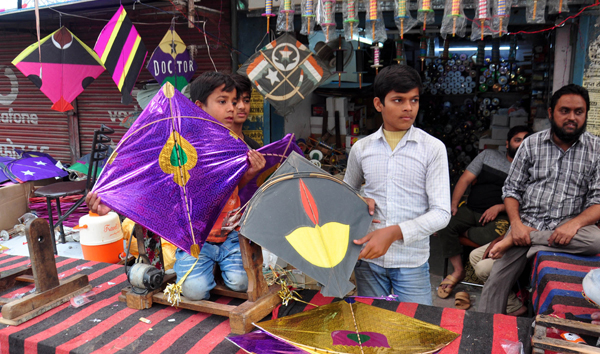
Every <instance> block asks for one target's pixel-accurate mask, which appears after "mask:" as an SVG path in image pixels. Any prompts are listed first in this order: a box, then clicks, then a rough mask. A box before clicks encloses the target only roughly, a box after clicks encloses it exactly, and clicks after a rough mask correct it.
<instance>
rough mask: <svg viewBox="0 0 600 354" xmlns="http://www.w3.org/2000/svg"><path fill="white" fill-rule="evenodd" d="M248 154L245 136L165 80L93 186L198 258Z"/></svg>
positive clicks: (116, 207)
mask: <svg viewBox="0 0 600 354" xmlns="http://www.w3.org/2000/svg"><path fill="white" fill-rule="evenodd" d="M247 152H248V147H247V145H246V143H244V142H243V140H242V139H240V138H239V137H238V136H237V135H235V134H234V133H232V132H231V131H230V130H229V129H228V128H226V127H225V126H223V125H222V124H221V123H219V122H218V121H217V120H215V119H214V118H212V117H211V116H209V115H208V114H207V113H206V112H204V111H203V110H201V109H200V108H198V107H197V106H196V105H195V104H193V103H192V102H191V101H190V100H189V99H188V98H187V97H185V96H184V95H183V94H181V93H180V92H179V91H177V90H175V89H174V87H173V86H172V85H171V84H170V83H166V84H165V85H164V86H163V87H162V88H161V90H160V91H159V92H158V93H157V94H156V96H155V97H154V99H153V100H152V101H151V102H150V103H149V104H148V106H147V107H146V108H145V109H144V111H143V112H142V114H141V115H140V116H139V118H138V119H137V120H136V121H135V122H134V123H133V125H132V126H131V128H129V130H128V131H127V133H126V134H125V135H124V136H123V138H122V139H121V141H120V142H119V145H117V147H116V149H115V151H114V152H113V154H112V155H111V157H110V158H109V160H108V162H107V164H106V165H105V166H104V169H103V170H102V173H101V174H100V177H99V179H98V182H97V183H96V185H95V186H94V190H93V191H94V192H97V193H98V195H99V196H100V198H101V199H102V202H103V203H105V204H106V205H108V206H109V207H111V208H112V209H113V210H115V211H117V212H119V213H121V214H123V215H125V216H127V217H128V218H130V219H131V220H133V221H135V222H136V223H139V224H141V225H142V226H145V227H146V228H148V229H149V230H151V231H153V232H154V233H156V234H158V235H161V236H162V237H163V238H164V239H165V240H167V241H169V242H171V243H173V244H174V245H176V246H177V247H179V248H181V249H182V250H184V251H186V252H187V253H189V254H192V255H194V256H196V257H197V255H198V253H199V251H200V248H201V247H202V245H203V244H204V240H205V239H206V237H207V235H208V233H209V232H210V229H211V228H212V226H213V224H214V223H215V221H216V220H217V217H218V216H219V213H220V212H221V210H222V209H223V207H224V206H225V203H226V202H227V199H228V198H229V196H230V195H231V193H232V192H233V191H234V189H235V188H236V186H237V185H238V184H239V182H240V180H241V178H242V176H243V175H244V173H245V172H246V170H247V169H248V162H247V156H246V153H247ZM196 252H198V253H196Z"/></svg>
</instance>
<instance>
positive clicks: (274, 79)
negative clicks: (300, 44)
mask: <svg viewBox="0 0 600 354" xmlns="http://www.w3.org/2000/svg"><path fill="white" fill-rule="evenodd" d="M265 77H266V78H267V79H269V80H270V81H271V85H273V84H275V83H276V82H279V81H281V80H279V78H278V77H277V71H276V70H273V69H269V74H268V75H266V76H265Z"/></svg>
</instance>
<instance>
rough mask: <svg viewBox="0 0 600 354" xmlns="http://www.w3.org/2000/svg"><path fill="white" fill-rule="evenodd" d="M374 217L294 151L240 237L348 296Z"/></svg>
mask: <svg viewBox="0 0 600 354" xmlns="http://www.w3.org/2000/svg"><path fill="white" fill-rule="evenodd" d="M372 219H373V217H372V216H371V215H369V212H368V208H367V204H366V202H365V201H364V199H362V198H361V197H360V196H359V195H358V194H357V193H356V192H355V191H354V190H353V189H352V188H351V187H350V186H348V185H347V184H345V183H344V182H342V181H340V180H338V179H336V178H333V177H332V176H331V175H330V174H328V173H326V172H324V171H323V170H321V169H319V168H317V167H316V166H314V165H313V164H312V163H310V162H309V161H308V160H306V159H305V158H304V157H302V156H300V155H299V154H297V153H291V154H290V156H289V157H288V158H287V160H286V161H285V162H284V163H283V164H282V165H281V167H279V169H278V170H277V171H275V173H274V174H273V175H272V176H271V178H269V180H268V181H267V182H266V183H265V184H263V185H262V186H261V187H260V188H259V189H258V191H257V192H256V194H255V195H254V197H252V199H251V200H250V203H249V205H248V207H247V208H246V211H245V212H244V215H243V216H242V219H241V222H240V224H241V229H240V233H241V234H242V235H244V236H246V237H247V238H249V239H250V240H252V241H254V242H256V243H258V244H259V245H261V246H263V247H265V248H267V249H268V250H269V251H271V252H273V253H274V254H276V255H277V256H278V257H280V258H282V259H284V260H286V261H287V262H288V263H290V264H291V265H293V266H294V267H296V268H298V269H299V270H301V271H302V272H304V273H305V274H307V275H308V276H310V277H312V278H314V279H316V280H317V281H318V282H319V283H321V284H323V288H322V289H321V292H322V293H323V295H325V296H336V297H344V296H345V295H346V294H347V293H348V292H349V291H350V290H352V289H353V288H354V285H352V283H350V282H349V281H348V279H349V278H350V275H351V274H352V271H353V269H354V265H355V264H356V261H357V260H358V254H359V252H360V249H361V247H360V246H358V245H355V244H354V243H353V241H354V240H358V239H359V238H362V237H364V236H365V235H366V234H367V230H368V228H369V225H370V224H371V220H372Z"/></svg>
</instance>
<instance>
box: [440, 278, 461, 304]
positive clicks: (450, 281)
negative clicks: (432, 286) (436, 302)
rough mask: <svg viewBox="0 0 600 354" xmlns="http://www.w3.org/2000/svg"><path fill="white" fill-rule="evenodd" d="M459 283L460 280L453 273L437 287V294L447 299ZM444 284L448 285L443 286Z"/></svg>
mask: <svg viewBox="0 0 600 354" xmlns="http://www.w3.org/2000/svg"><path fill="white" fill-rule="evenodd" d="M456 284H458V280H457V279H456V278H455V277H453V276H452V275H448V276H446V279H444V280H442V282H441V283H440V286H438V288H437V294H438V296H439V297H440V298H441V299H445V298H447V297H448V296H450V293H452V290H453V289H454V287H455V286H456ZM442 285H448V287H446V288H443V287H442Z"/></svg>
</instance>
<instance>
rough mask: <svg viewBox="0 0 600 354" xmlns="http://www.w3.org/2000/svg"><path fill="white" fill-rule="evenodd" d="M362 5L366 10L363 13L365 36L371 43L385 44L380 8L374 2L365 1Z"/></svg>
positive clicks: (385, 37) (385, 36) (385, 34)
mask: <svg viewBox="0 0 600 354" xmlns="http://www.w3.org/2000/svg"><path fill="white" fill-rule="evenodd" d="M364 4H365V8H366V9H367V11H366V13H365V21H366V26H365V36H366V37H367V38H369V39H371V40H372V41H373V42H381V43H383V42H385V40H386V39H387V33H386V32H385V25H384V23H383V15H382V14H381V7H380V6H379V5H378V4H377V1H376V0H365V1H364Z"/></svg>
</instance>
